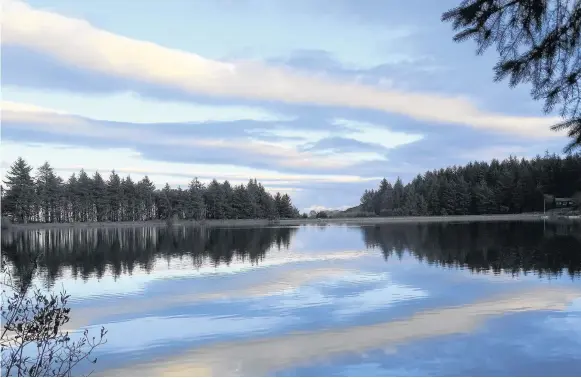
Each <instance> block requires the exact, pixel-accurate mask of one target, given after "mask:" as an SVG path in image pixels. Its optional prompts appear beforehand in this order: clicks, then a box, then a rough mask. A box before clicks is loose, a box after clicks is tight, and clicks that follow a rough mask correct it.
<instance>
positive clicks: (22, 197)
mask: <svg viewBox="0 0 581 378" xmlns="http://www.w3.org/2000/svg"><path fill="white" fill-rule="evenodd" d="M4 184H5V185H6V187H5V188H4V187H2V191H1V195H2V214H3V216H9V217H10V219H11V220H12V221H14V222H18V223H27V222H45V223H70V222H119V221H126V222H127V221H147V220H160V219H166V220H173V219H187V220H204V219H278V218H294V217H298V216H299V215H300V214H299V211H298V210H297V208H296V207H295V206H294V205H293V204H292V201H291V198H290V197H289V195H288V194H283V195H281V194H280V193H276V195H274V196H273V195H271V194H270V193H268V192H267V191H266V189H265V188H264V186H262V184H260V183H259V182H257V181H256V179H251V180H249V182H248V184H247V185H236V186H232V185H231V184H230V183H229V182H228V181H224V182H222V183H220V182H218V181H217V180H215V179H214V180H212V181H211V182H210V183H209V184H208V185H205V184H203V183H201V182H200V181H199V180H198V179H197V178H196V179H193V180H192V181H191V182H190V184H189V186H188V188H187V189H182V188H181V187H178V188H177V189H175V188H170V186H169V184H166V185H165V186H164V187H163V188H161V189H157V188H156V187H155V185H154V184H153V183H152V182H151V181H150V179H149V178H148V177H147V176H145V177H144V178H143V179H141V180H140V181H138V182H134V181H133V180H132V179H131V177H130V176H127V177H125V178H122V177H120V176H119V175H118V174H117V173H116V172H115V171H114V170H113V171H112V172H111V174H110V175H109V177H108V179H104V178H103V176H101V174H100V173H99V172H95V173H94V174H93V175H92V176H89V175H88V174H87V172H85V171H84V170H83V169H81V170H80V172H79V173H78V174H75V173H73V174H72V175H71V176H70V177H69V178H68V180H66V181H65V180H63V179H62V178H61V177H59V176H58V175H56V174H55V172H54V169H53V168H52V167H51V166H50V164H49V163H48V162H46V163H44V164H43V165H42V166H41V167H39V168H38V170H37V171H36V172H33V167H31V166H30V165H29V164H28V163H27V162H26V161H25V160H24V159H23V158H21V157H19V158H18V159H17V160H16V161H15V162H14V163H13V164H12V165H11V167H10V169H9V170H8V172H7V174H6V177H5V180H4Z"/></svg>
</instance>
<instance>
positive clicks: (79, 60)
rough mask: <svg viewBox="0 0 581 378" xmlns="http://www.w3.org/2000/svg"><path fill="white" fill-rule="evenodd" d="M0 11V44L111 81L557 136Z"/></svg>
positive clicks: (80, 24) (19, 11)
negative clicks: (0, 26)
mask: <svg viewBox="0 0 581 378" xmlns="http://www.w3.org/2000/svg"><path fill="white" fill-rule="evenodd" d="M2 7H3V12H4V19H3V29H2V31H3V36H2V37H3V38H2V44H3V45H13V46H24V47H26V48H29V49H32V50H35V51H39V52H42V53H43V54H46V55H48V56H51V57H52V58H54V59H56V60H58V61H61V62H64V63H66V64H68V65H70V66H75V67H82V69H84V70H90V71H93V72H95V73H99V74H105V75H108V76H111V77H117V78H121V79H130V80H133V81H135V82H140V83H147V84H153V85H158V86H161V87H164V88H168V89H171V90H174V91H181V92H183V93H187V94H191V95H200V94H204V95H208V96H211V97H216V98H220V97H223V98H224V97H225V98H243V99H252V100H256V101H260V100H266V101H278V102H283V103H291V104H310V105H317V106H341V107H350V108H359V109H370V110H379V111H384V112H389V113H396V114H402V115H405V116H408V117H411V118H413V119H417V120H424V121H431V122H438V123H442V124H459V125H465V126H470V127H474V128H480V129H488V130H493V131H496V132H502V133H510V134H516V135H521V136H525V137H528V138H531V137H537V138H547V137H554V136H556V135H557V134H555V133H553V132H551V131H550V130H549V129H548V126H549V125H551V124H553V123H555V122H556V121H558V120H559V119H558V118H544V117H517V116H507V115H501V114H495V113H491V112H484V111H482V110H479V109H477V108H476V107H475V106H474V105H473V104H472V103H471V102H470V101H468V100H467V99H465V98H462V97H450V96H442V95H437V94H430V93H421V92H404V91H397V90H388V89H380V88H376V87H372V86H367V85H362V84H358V83H357V82H354V81H345V80H344V81H337V80H334V79H332V78H330V77H326V76H325V75H321V74H318V75H307V74H305V73H299V72H296V71H293V70H289V69H284V68H280V67H269V66H266V65H263V64H261V63H258V62H250V61H246V62H242V61H241V62H236V63H232V62H221V61H217V60H211V59H206V58H203V57H201V56H199V55H196V54H193V53H189V52H185V51H180V50H175V49H170V48H166V47H163V46H160V45H157V44H154V43H151V42H146V41H140V40H136V39H131V38H127V37H124V36H120V35H116V34H113V33H110V32H108V31H105V30H101V29H98V28H96V27H94V26H93V25H91V24H89V23H88V22H86V21H83V20H79V19H74V18H69V17H65V16H62V15H59V14H56V13H52V12H49V11H44V10H37V9H34V8H32V7H30V6H29V5H27V4H25V3H23V2H20V1H15V0H2ZM269 148H272V147H270V146H269Z"/></svg>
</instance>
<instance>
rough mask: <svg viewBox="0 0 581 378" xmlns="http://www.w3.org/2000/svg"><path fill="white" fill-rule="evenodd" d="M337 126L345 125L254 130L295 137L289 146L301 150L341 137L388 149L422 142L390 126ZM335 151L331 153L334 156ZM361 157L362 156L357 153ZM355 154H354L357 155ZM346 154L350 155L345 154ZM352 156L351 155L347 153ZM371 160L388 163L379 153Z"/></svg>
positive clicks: (348, 122)
mask: <svg viewBox="0 0 581 378" xmlns="http://www.w3.org/2000/svg"><path fill="white" fill-rule="evenodd" d="M331 123H332V124H333V125H337V126H342V128H337V129H336V130H296V129H290V128H285V127H277V128H270V129H267V128H261V129H254V130H252V132H253V133H255V134H257V135H268V136H273V137H280V138H292V139H289V140H288V141H285V142H284V143H285V145H287V146H293V147H299V146H304V145H310V146H313V145H315V144H316V143H317V142H319V141H321V140H323V139H326V138H334V137H340V138H345V139H352V140H355V141H358V142H362V143H370V144H375V145H378V146H382V147H385V148H388V149H389V148H395V147H399V146H402V145H404V144H409V143H413V142H417V141H418V140H420V139H422V137H423V136H422V135H421V134H408V133H404V132H397V131H391V130H390V129H389V128H388V127H386V126H383V125H376V124H372V123H368V122H360V121H353V120H347V119H334V120H332V121H331ZM332 150H333V149H332V148H331V149H330V150H329V151H326V152H327V153H332V152H333V151H332ZM324 152H325V151H322V150H318V151H317V153H324ZM357 154H359V155H361V153H357ZM357 154H355V153H354V154H353V155H357ZM342 155H346V154H345V153H342ZM347 155H349V153H348V154H347ZM369 156H370V158H369V159H370V160H385V157H384V156H383V155H379V154H377V153H369Z"/></svg>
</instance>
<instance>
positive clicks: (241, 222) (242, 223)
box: [3, 213, 558, 231]
mask: <svg viewBox="0 0 581 378" xmlns="http://www.w3.org/2000/svg"><path fill="white" fill-rule="evenodd" d="M542 219H543V214H538V213H528V214H491V215H450V216H421V217H411V216H410V217H376V218H374V217H369V218H324V219H312V218H306V219H305V218H297V219H280V220H267V219H224V220H205V221H191V220H179V221H175V222H174V223H173V226H174V227H176V226H199V227H202V226H207V227H261V226H263V227H264V226H301V225H327V224H335V225H371V224H386V223H393V224H398V223H435V222H440V223H442V222H502V221H538V220H542ZM547 220H548V221H553V220H558V219H554V218H547ZM165 226H166V223H165V221H163V220H152V221H140V222H79V223H26V224H20V223H13V224H12V225H11V226H10V229H9V230H44V229H66V228H127V227H165ZM9 230H3V231H9Z"/></svg>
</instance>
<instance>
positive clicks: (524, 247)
mask: <svg viewBox="0 0 581 378" xmlns="http://www.w3.org/2000/svg"><path fill="white" fill-rule="evenodd" d="M2 252H3V253H4V254H5V255H6V256H7V257H8V259H9V261H10V262H11V264H12V265H13V268H14V271H15V273H16V275H17V276H18V273H19V272H21V271H23V270H24V267H26V264H28V260H27V256H28V255H29V253H36V252H43V257H42V258H41V259H40V262H39V266H38V269H37V271H36V273H35V275H34V278H33V281H34V283H36V284H37V285H39V286H42V287H43V288H45V289H46V290H54V291H59V290H60V289H61V288H63V287H64V288H65V289H66V291H67V292H68V293H69V294H70V295H71V302H70V304H71V307H72V311H71V317H72V319H71V322H70V323H69V324H68V325H67V329H70V330H75V329H79V328H81V327H88V328H89V329H90V330H92V331H95V333H96V332H97V331H98V328H100V326H101V325H103V326H105V327H106V328H107V329H108V331H109V333H108V335H107V339H108V342H107V344H105V345H104V346H101V347H100V349H99V350H98V351H97V352H96V356H97V357H99V361H98V363H97V364H96V365H94V366H86V367H82V368H81V370H79V371H78V373H85V372H86V371H84V370H82V369H85V368H91V369H93V368H95V369H96V370H95V373H94V375H98V376H99V375H125V376H127V375H131V376H135V375H275V376H297V375H299V376H320V375H324V376H350V375H358V376H394V375H397V376H426V375H429V376H457V375H464V376H474V375H475V376H483V375H484V376H555V375H556V376H579V375H581V227H580V225H579V224H577V225H575V224H569V225H567V224H559V225H557V224H549V223H547V224H543V223H542V222H500V223H494V222H480V223H448V224H443V223H442V224H439V223H432V224H384V225H365V226H353V225H350V226H341V225H330V226H325V225H310V226H301V227H263V228H194V227H182V226H180V227H174V228H172V229H166V228H118V229H115V228H108V229H60V230H59V229H52V230H43V231H15V232H12V233H8V232H4V233H3V234H2Z"/></svg>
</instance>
